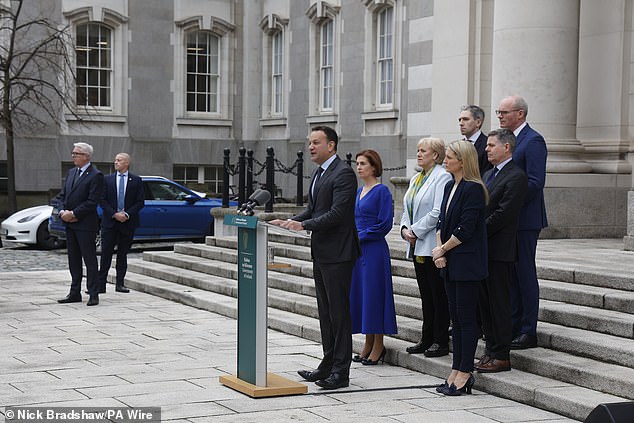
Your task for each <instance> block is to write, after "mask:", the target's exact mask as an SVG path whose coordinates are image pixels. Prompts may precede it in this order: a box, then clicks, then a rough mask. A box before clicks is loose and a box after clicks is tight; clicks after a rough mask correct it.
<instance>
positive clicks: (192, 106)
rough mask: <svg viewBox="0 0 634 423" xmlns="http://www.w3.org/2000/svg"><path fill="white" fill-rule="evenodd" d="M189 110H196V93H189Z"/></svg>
mask: <svg viewBox="0 0 634 423" xmlns="http://www.w3.org/2000/svg"><path fill="white" fill-rule="evenodd" d="M187 110H188V111H195V110H196V95H195V94H194V93H187Z"/></svg>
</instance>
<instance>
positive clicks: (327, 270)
mask: <svg viewBox="0 0 634 423" xmlns="http://www.w3.org/2000/svg"><path fill="white" fill-rule="evenodd" d="M353 267H354V263H352V262H343V263H319V262H317V261H314V262H313V275H314V278H315V290H316V294H317V310H318V313H319V328H320V329H321V343H322V348H323V351H324V358H323V359H322V360H321V363H320V364H319V369H320V370H326V371H329V372H330V373H338V374H340V375H341V376H343V377H345V378H347V377H349V374H350V364H351V362H352V321H351V318H350V285H351V283H352V268H353Z"/></svg>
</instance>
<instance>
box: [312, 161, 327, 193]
mask: <svg viewBox="0 0 634 423" xmlns="http://www.w3.org/2000/svg"><path fill="white" fill-rule="evenodd" d="M322 173H324V168H323V167H321V166H319V168H318V169H317V175H315V183H314V184H313V189H312V191H311V194H313V195H314V192H315V187H317V184H318V183H319V179H320V178H321V174H322Z"/></svg>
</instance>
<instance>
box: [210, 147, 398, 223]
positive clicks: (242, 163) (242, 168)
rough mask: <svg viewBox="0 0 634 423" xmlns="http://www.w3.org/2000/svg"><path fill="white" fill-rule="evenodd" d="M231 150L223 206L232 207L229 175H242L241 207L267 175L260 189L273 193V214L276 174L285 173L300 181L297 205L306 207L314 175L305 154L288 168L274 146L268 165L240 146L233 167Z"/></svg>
mask: <svg viewBox="0 0 634 423" xmlns="http://www.w3.org/2000/svg"><path fill="white" fill-rule="evenodd" d="M230 156H231V150H230V149H229V148H225V149H224V159H223V176H222V207H229V194H230V192H229V191H230V185H229V176H235V175H236V174H237V175H238V189H237V192H238V207H239V206H241V205H242V204H243V203H244V202H245V201H246V200H247V199H248V198H249V196H250V195H251V194H253V191H254V190H255V189H254V185H255V184H257V182H256V181H255V179H254V178H255V177H257V176H260V175H261V174H262V173H263V172H265V179H264V180H265V183H264V184H263V185H262V184H261V185H260V187H258V188H262V189H265V190H267V191H268V192H270V193H271V199H270V200H269V202H268V203H266V205H265V207H264V211H265V212H268V213H270V212H272V211H273V203H274V202H275V192H276V186H275V172H281V173H286V174H292V175H294V176H295V178H296V181H297V182H296V186H297V192H296V200H295V204H296V205H297V206H303V205H304V182H303V180H304V179H310V178H311V176H310V175H307V176H304V153H303V152H302V151H298V152H297V159H295V162H294V163H293V164H292V165H291V166H286V165H284V164H283V163H282V162H280V161H279V160H277V159H276V158H275V151H274V150H273V147H270V146H269V147H267V148H266V159H265V161H264V163H261V162H259V161H258V160H257V159H255V158H254V157H253V150H247V149H246V148H244V147H240V149H239V150H238V161H237V163H236V164H231V157H230ZM345 161H346V163H348V166H352V163H353V160H352V153H346V160H345ZM255 166H258V169H257V170H256V167H255ZM400 169H405V166H401V167H395V168H392V169H387V168H384V171H387V170H400Z"/></svg>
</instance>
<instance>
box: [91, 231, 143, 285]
mask: <svg viewBox="0 0 634 423" xmlns="http://www.w3.org/2000/svg"><path fill="white" fill-rule="evenodd" d="M133 237H134V233H130V232H128V231H121V230H118V229H117V226H116V225H115V227H114V228H111V229H110V228H109V229H102V231H101V263H100V265H99V286H100V288H101V290H102V291H103V290H104V289H106V279H107V278H108V271H109V270H110V265H111V264H112V255H113V253H114V247H115V245H116V246H117V266H116V269H117V286H123V280H124V279H125V274H126V272H127V270H128V252H130V247H131V246H132V238H133Z"/></svg>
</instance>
